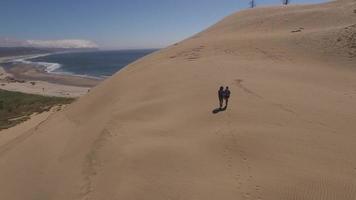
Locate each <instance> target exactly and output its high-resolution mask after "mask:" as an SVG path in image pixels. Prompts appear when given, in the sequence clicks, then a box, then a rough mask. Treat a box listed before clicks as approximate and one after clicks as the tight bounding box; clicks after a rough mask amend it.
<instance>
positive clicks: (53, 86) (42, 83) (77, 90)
mask: <svg viewBox="0 0 356 200" xmlns="http://www.w3.org/2000/svg"><path fill="white" fill-rule="evenodd" d="M37 56H40V55H37ZM28 57H34V55H32V56H31V55H30V56H13V57H2V58H0V89H3V90H9V91H17V92H23V93H29V94H39V95H46V96H59V97H74V98H77V97H80V96H83V95H85V94H87V93H88V92H89V91H90V89H91V88H92V87H94V86H95V85H97V84H99V83H100V82H101V81H102V80H100V79H94V78H89V77H79V76H71V75H61V74H53V73H47V72H46V71H45V70H44V69H41V68H38V67H35V66H32V65H28V64H22V63H18V64H15V65H13V66H11V67H6V68H4V67H2V66H1V63H2V62H7V61H10V60H14V59H20V58H22V59H24V58H28Z"/></svg>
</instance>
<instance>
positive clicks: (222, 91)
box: [218, 86, 224, 109]
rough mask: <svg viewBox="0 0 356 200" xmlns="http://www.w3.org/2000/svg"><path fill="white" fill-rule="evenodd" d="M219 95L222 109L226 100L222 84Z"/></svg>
mask: <svg viewBox="0 0 356 200" xmlns="http://www.w3.org/2000/svg"><path fill="white" fill-rule="evenodd" d="M218 97H219V103H220V109H221V108H222V105H223V101H224V87H223V86H221V87H220V89H219V91H218Z"/></svg>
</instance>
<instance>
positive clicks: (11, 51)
mask: <svg viewBox="0 0 356 200" xmlns="http://www.w3.org/2000/svg"><path fill="white" fill-rule="evenodd" d="M93 50H97V48H75V49H74V48H72V49H70V48H34V47H0V57H7V56H22V55H31V54H45V53H54V52H73V51H93Z"/></svg>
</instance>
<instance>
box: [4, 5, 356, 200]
mask: <svg viewBox="0 0 356 200" xmlns="http://www.w3.org/2000/svg"><path fill="white" fill-rule="evenodd" d="M355 9H356V2H355V1H337V2H329V3H325V4H320V5H298V6H287V7H270V8H256V9H251V10H245V11H241V12H238V13H236V14H233V15H231V16H228V17H227V18H225V19H223V20H222V21H221V22H219V23H217V24H216V25H214V26H212V27H211V28H209V29H207V30H206V31H203V32H202V33H199V34H197V35H195V36H193V37H191V38H189V39H187V40H185V41H183V42H180V43H178V44H176V45H173V46H171V47H168V48H166V49H164V50H162V51H159V52H156V53H153V54H152V55H149V56H147V57H145V58H143V59H141V60H139V61H137V62H135V63H133V64H131V65H130V66H128V67H126V68H125V69H124V70H121V71H120V72H119V73H117V74H116V75H115V76H113V77H111V78H110V79H108V80H106V81H104V82H103V83H102V84H100V85H99V86H97V87H96V88H94V89H93V90H92V91H91V92H90V93H89V94H88V95H86V96H84V97H82V98H81V99H80V100H79V101H77V102H75V103H74V104H72V105H70V106H68V107H66V109H64V111H62V112H58V113H56V114H54V115H52V116H51V117H49V119H48V120H46V121H45V122H42V124H41V125H39V126H38V127H36V128H34V129H32V130H29V131H27V132H24V133H22V134H20V135H19V136H18V137H17V138H15V139H14V140H12V141H9V142H8V143H6V144H3V143H1V146H0V199H7V200H23V199H29V200H31V199H33V200H35V199H36V200H42V199H43V200H45V199H46V200H47V199H53V200H54V199H58V200H63V199H66V200H69V199H98V200H99V199H105V200H109V199H123V200H131V199H146V200H151V199H152V200H161V199H162V200H163V199H164V200H167V199H195V200H196V199H202V200H203V199H204V200H207V199H212V200H216V199H224V200H228V199H234V200H236V199H256V200H257V199H268V200H277V199H281V200H289V199H290V200H296V199H303V200H306V199H310V200H319V199H323V200H332V199H333V200H336V199H337V200H354V199H356V158H355V155H356V145H355V144H356V134H355V133H356V123H355V122H356V101H355V99H356V68H355V66H356V65H355V64H356V57H355V56H356V54H355V33H356V27H355V26H356V25H355V24H356V14H355ZM220 85H229V86H230V87H231V91H232V97H231V103H230V107H229V108H228V109H227V111H226V112H220V113H218V114H212V110H213V109H214V108H216V106H217V104H218V102H217V97H216V92H217V91H216V90H217V89H218V87H219V86H220Z"/></svg>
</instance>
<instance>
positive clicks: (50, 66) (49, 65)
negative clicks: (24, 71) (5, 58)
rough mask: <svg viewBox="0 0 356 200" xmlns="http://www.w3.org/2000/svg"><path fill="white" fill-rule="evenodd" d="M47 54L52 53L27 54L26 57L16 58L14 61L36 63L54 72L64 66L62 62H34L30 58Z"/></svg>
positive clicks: (47, 70)
mask: <svg viewBox="0 0 356 200" xmlns="http://www.w3.org/2000/svg"><path fill="white" fill-rule="evenodd" d="M47 55H50V54H42V55H35V56H27V57H24V58H18V59H15V60H13V61H12V62H19V63H23V64H27V65H35V66H39V67H44V71H45V72H47V73H53V72H55V71H56V70H57V69H59V68H61V67H62V66H61V64H59V63H50V62H32V61H29V59H33V58H38V57H43V56H47Z"/></svg>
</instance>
